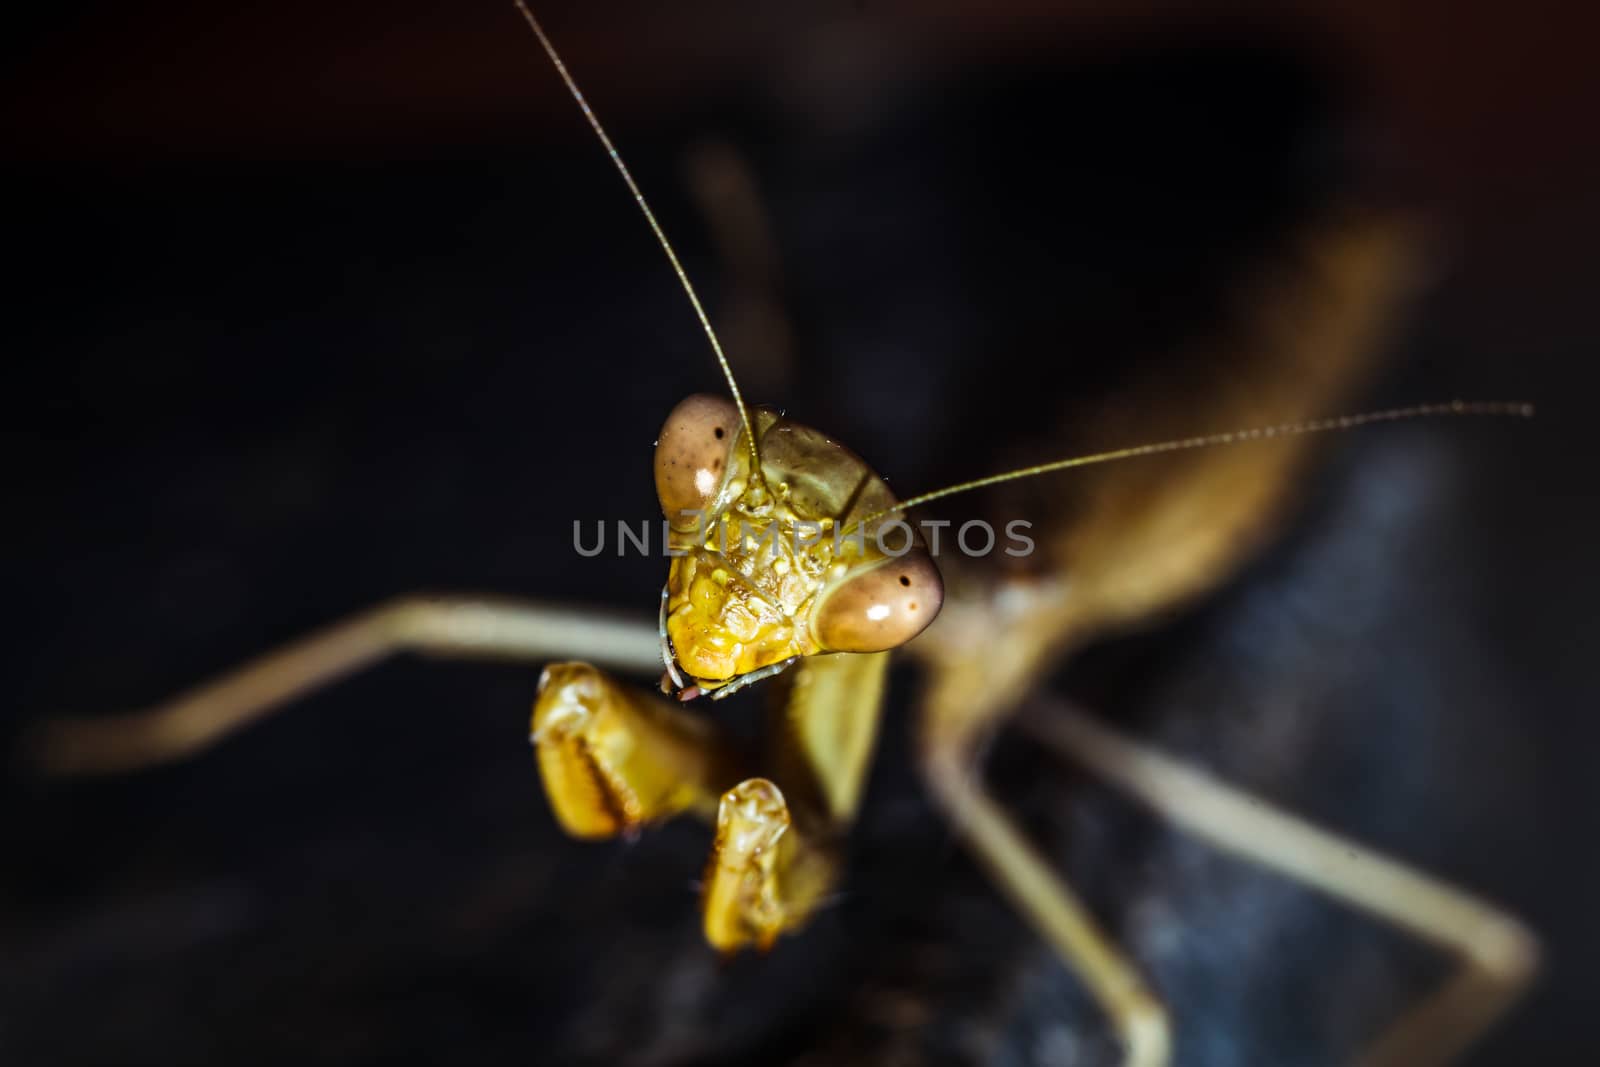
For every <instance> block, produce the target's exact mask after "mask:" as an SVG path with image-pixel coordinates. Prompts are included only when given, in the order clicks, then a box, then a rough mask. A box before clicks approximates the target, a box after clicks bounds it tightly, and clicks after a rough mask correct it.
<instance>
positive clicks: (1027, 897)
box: [922, 734, 1172, 1067]
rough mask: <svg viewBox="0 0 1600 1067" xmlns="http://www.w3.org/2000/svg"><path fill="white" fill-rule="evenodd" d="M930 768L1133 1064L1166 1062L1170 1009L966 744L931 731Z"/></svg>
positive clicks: (926, 768) (976, 843)
mask: <svg viewBox="0 0 1600 1067" xmlns="http://www.w3.org/2000/svg"><path fill="white" fill-rule="evenodd" d="M922 765H923V773H924V774H925V775H926V777H927V780H928V785H929V788H930V789H931V790H932V792H933V795H934V797H935V799H937V800H938V801H939V803H940V805H941V806H942V807H943V808H944V811H945V813H946V815H948V816H949V818H950V821H951V823H952V824H954V826H955V828H956V830H957V831H958V832H960V834H961V835H962V837H964V838H965V839H966V842H967V846H968V847H969V848H971V849H972V851H973V852H974V853H975V854H976V856H977V858H978V860H979V862H980V863H982V864H983V866H984V867H985V868H987V870H988V871H989V874H990V876H991V877H992V878H993V879H994V880H995V884H996V885H997V886H998V887H999V888H1000V890H1001V892H1002V893H1004V894H1005V896H1006V897H1007V898H1009V899H1010V901H1011V903H1012V904H1013V906H1015V907H1016V908H1017V910H1018V911H1020V912H1022V914H1023V915H1024V916H1025V917H1026V918H1027V919H1028V920H1029V921H1030V922H1032V923H1033V925H1034V926H1035V927H1036V928H1037V929H1038V930H1039V932H1040V933H1041V934H1042V935H1043V936H1044V937H1045V939H1046V940H1048V941H1049V942H1050V944H1051V946H1052V947H1053V948H1054V949H1055V950H1056V952H1057V953H1058V954H1059V955H1060V956H1061V959H1062V961H1063V962H1064V963H1065V964H1066V965H1067V966H1068V967H1069V968H1071V969H1072V970H1073V971H1074V972H1075V973H1076V974H1077V975H1078V976H1079V977H1080V978H1081V979H1083V983H1084V985H1085V986H1086V987H1087V988H1088V990H1089V993H1090V994H1091V995H1092V996H1093V997H1094V999H1095V1001H1096V1003H1098V1004H1099V1005H1100V1009H1101V1010H1102V1011H1104V1012H1105V1013H1106V1016H1107V1017H1108V1018H1109V1019H1110V1020H1111V1023H1112V1025H1113V1026H1114V1027H1115V1028H1116V1030H1117V1034H1118V1035H1119V1036H1120V1037H1121V1039H1122V1043H1123V1049H1124V1060H1123V1062H1124V1064H1125V1065H1126V1067H1161V1065H1163V1064H1165V1063H1166V1062H1167V1061H1168V1059H1169V1058H1170V1057H1171V1054H1172V1037H1171V1032H1170V1029H1169V1026H1168V1022H1167V1013H1166V1009H1165V1008H1163V1007H1162V1005H1161V1002H1160V1001H1159V1000H1158V999H1156V997H1155V995H1154V994H1152V993H1151V992H1150V991H1149V990H1148V989H1147V988H1146V987H1145V984H1144V980H1143V979H1142V978H1141V977H1140V976H1139V973H1138V971H1137V970H1135V969H1134V966H1133V964H1132V963H1130V962H1129V961H1128V960H1127V958H1126V957H1124V956H1123V955H1122V953H1121V952H1120V951H1118V949H1117V947H1116V946H1115V945H1114V944H1112V942H1111V940H1110V939H1109V938H1108V937H1107V936H1106V934H1105V933H1104V931H1102V930H1101V929H1100V928H1099V927H1098V926H1097V925H1096V924H1095V921H1094V918H1093V917H1092V916H1091V915H1090V914H1089V912H1088V909H1087V908H1085V907H1084V904H1083V902H1082V901H1081V900H1079V899H1078V896H1077V894H1075V893H1074V892H1073V891H1072V888H1071V887H1070V886H1069V885H1068V884H1067V883H1066V882H1065V881H1064V880H1063V879H1062V878H1061V877H1060V875H1058V874H1056V872H1055V871H1053V870H1052V869H1051V868H1050V866H1049V865H1048V864H1047V863H1046V862H1045V860H1044V859H1043V857H1041V856H1040V855H1039V853H1038V852H1037V851H1036V850H1035V849H1034V848H1033V847H1032V846H1031V845H1029V844H1028V842H1027V840H1026V838H1024V837H1023V836H1022V834H1021V833H1020V832H1019V831H1018V830H1017V828H1016V826H1015V825H1014V824H1013V823H1012V821H1011V820H1010V819H1009V818H1008V817H1007V816H1006V814H1005V812H1004V811H1002V810H1001V808H1000V807H999V805H998V804H996V803H995V802H994V800H993V799H991V798H990V797H989V796H988V794H987V793H985V792H984V790H983V787H982V786H981V785H980V784H979V783H978V782H977V780H976V779H975V777H974V770H973V766H974V761H973V760H972V758H971V755H970V749H969V747H968V746H967V745H965V744H962V743H959V742H957V741H956V740H954V735H951V734H943V735H935V736H932V737H929V738H927V739H925V741H924V747H923V751H922Z"/></svg>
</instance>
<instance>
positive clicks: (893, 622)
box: [811, 549, 944, 652]
mask: <svg viewBox="0 0 1600 1067" xmlns="http://www.w3.org/2000/svg"><path fill="white" fill-rule="evenodd" d="M943 605H944V579H943V578H942V577H941V576H940V575H939V568H938V567H937V566H935V565H934V562H933V559H932V558H931V557H930V556H929V555H928V553H927V552H926V551H924V550H922V549H917V550H915V551H912V552H908V553H906V554H905V555H904V556H901V557H900V558H898V559H887V560H884V561H883V562H882V563H880V564H878V565H877V566H875V567H873V568H872V569H870V570H866V571H861V572H859V573H857V574H854V575H851V576H850V577H847V578H845V579H844V580H843V581H842V582H840V583H839V584H838V585H837V586H835V587H834V588H833V589H831V590H828V591H826V592H824V593H823V596H822V599H821V601H820V602H819V603H818V605H817V607H816V610H815V612H814V613H813V614H812V617H811V627H812V629H811V632H812V636H814V637H815V638H816V639H817V642H818V643H819V644H820V645H822V647H823V648H825V649H827V650H828V651H829V652H883V651H886V650H888V649H891V648H898V647H900V646H901V645H903V644H905V643H906V642H907V641H910V640H911V639H912V638H913V637H916V636H917V635H918V634H920V633H921V632H922V631H923V630H926V629H927V628H928V624H929V623H931V622H933V620H934V619H935V618H937V617H938V615H939V608H940V607H942V606H943Z"/></svg>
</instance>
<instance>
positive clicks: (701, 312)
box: [514, 0, 762, 482]
mask: <svg viewBox="0 0 1600 1067" xmlns="http://www.w3.org/2000/svg"><path fill="white" fill-rule="evenodd" d="M514 2H515V4H516V6H517V10H518V11H520V12H522V17H523V19H524V20H526V22H527V23H528V28H529V29H531V30H532V31H533V35H534V36H535V37H537V38H538V39H539V44H540V45H541V46H542V47H543V48H544V52H545V55H547V56H549V57H550V62H552V63H554V64H555V67H556V73H558V74H560V75H561V80H562V81H563V82H565V83H566V86H567V91H568V92H569V93H571V94H572V98H573V99H574V100H576V101H577V102H578V107H579V108H580V109H582V111H583V117H584V118H586V119H588V120H589V128H590V129H592V130H594V133H595V136H596V137H598V138H600V143H601V144H602V145H603V146H605V150H606V154H608V155H609V156H610V157H611V162H613V163H615V164H616V165H617V173H619V174H621V175H622V180H623V181H624V182H626V183H627V185H628V191H629V192H630V193H632V194H633V202H634V203H636V204H638V205H639V210H640V211H642V212H644V220H645V221H646V222H648V223H649V224H650V230H651V232H652V233H654V234H655V235H656V240H657V241H659V242H660V243H661V250H662V251H663V252H665V253H666V254H667V260H668V262H670V263H671V264H672V271H673V273H674V274H676V275H677V276H678V281H680V282H682V283H683V291H684V292H685V293H687V294H689V303H690V304H692V305H693V306H694V313H695V316H696V317H697V318H699V320H700V325H701V326H702V327H704V328H705V331H706V337H707V338H708V339H709V340H710V341H711V351H712V352H713V353H715V355H716V357H717V364H718V365H719V366H720V367H721V368H722V376H723V377H724V378H726V379H727V380H728V392H730V393H732V394H733V403H734V406H735V407H737V408H738V409H739V421H740V422H742V423H743V424H744V436H745V440H746V442H748V444H749V446H750V476H751V478H752V479H753V480H755V481H758V482H759V481H761V480H762V475H761V453H760V450H759V449H758V448H757V446H756V427H755V423H754V422H752V421H751V420H750V412H749V411H748V410H747V409H746V408H745V406H744V394H742V393H740V392H739V383H738V382H736V381H734V378H733V368H732V367H730V366H729V365H728V357H727V356H726V355H724V354H723V352H722V342H721V341H719V340H717V331H716V330H714V329H712V328H711V318H710V316H708V315H707V314H706V309H705V307H704V305H702V304H701V303H700V297H699V295H698V294H696V293H695V291H694V284H693V283H692V282H690V281H689V274H688V272H687V271H685V270H684V269H683V264H682V263H680V262H679V261H678V254H677V253H676V252H674V251H673V250H672V242H671V241H668V240H667V235H666V232H665V231H664V230H662V229H661V223H659V222H657V221H656V215H655V212H653V211H651V210H650V205H649V204H647V203H645V199H644V193H642V192H640V190H639V184H638V183H637V182H635V181H634V180H633V174H632V173H631V172H630V171H629V170H628V165H627V164H626V163H624V162H623V161H622V155H621V154H620V153H619V152H618V151H617V146H616V145H614V144H612V143H611V138H610V137H609V136H607V134H606V130H605V127H604V126H602V125H600V120H599V119H598V118H596V117H595V113H594V109H593V108H591V107H590V106H589V101H588V100H586V99H585V98H584V95H583V90H582V89H579V88H578V83H577V82H576V81H574V80H573V77H572V74H571V73H570V72H569V71H568V70H567V65H566V64H565V63H563V62H562V60H561V55H560V54H559V53H558V52H557V51H556V46H555V45H553V44H551V43H550V38H549V37H547V36H546V35H545V32H544V27H543V26H541V25H539V20H538V19H536V18H534V17H533V12H532V11H531V10H530V9H529V8H528V5H527V3H526V2H525V0H514Z"/></svg>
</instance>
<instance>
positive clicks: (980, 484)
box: [846, 400, 1533, 533]
mask: <svg viewBox="0 0 1600 1067" xmlns="http://www.w3.org/2000/svg"><path fill="white" fill-rule="evenodd" d="M1441 415H1503V416H1511V417H1515V418H1523V419H1531V418H1532V417H1533V405H1532V404H1525V403H1520V402H1508V401H1498V400H1491V401H1466V400H1452V401H1450V402H1448V403H1444V404H1415V405H1413V406H1411V407H1404V408H1388V409H1386V410H1384V411H1367V412H1362V413H1361V414H1359V415H1333V416H1330V417H1328V418H1323V419H1307V420H1305V421H1303V422H1284V423H1279V424H1278V425H1276V426H1258V427H1255V428H1253V429H1248V430H1230V431H1228V432H1227V433H1211V434H1205V435H1204V436H1202V437H1183V438H1179V439H1178V440H1175V441H1158V442H1156V443H1155V444H1149V445H1135V446H1133V447H1132V448H1118V449H1114V450H1112V451H1110V452H1095V453H1093V454H1091V455H1087V456H1074V457H1072V458H1071V459H1058V460H1056V461H1055V462H1053V463H1040V464H1038V465H1037V466H1033V467H1019V468H1018V469H1016V470H1012V471H1006V472H1004V473H1003V474H991V475H989V476H988V477H987V478H978V479H976V480H974V481H970V482H961V483H960V484H958V485H950V486H946V487H945V488H943V489H935V490H934V491H933V492H931V493H922V494H919V495H917V496H914V497H911V498H910V499H909V500H902V501H900V502H899V503H898V504H896V505H895V506H894V507H892V508H885V509H883V510H882V511H876V512H873V513H872V514H871V515H868V516H867V517H866V518H864V519H862V520H861V521H860V522H855V523H851V524H850V530H854V529H855V528H856V527H858V526H866V525H867V524H868V523H871V522H876V521H877V520H879V519H881V518H883V517H884V516H885V515H893V514H894V513H895V512H897V511H904V510H907V509H910V508H914V507H916V506H918V505H919V504H926V503H928V502H929V501H932V500H940V499H942V498H944V497H947V496H954V495H955V494H957V493H966V492H970V491H972V490H974V489H982V488H984V487H985V486H990V485H999V484H1000V483H1001V482H1014V481H1016V480H1018V479H1019V478H1032V477H1033V476H1034V475H1037V474H1049V473H1051V472H1052V471H1063V470H1067V469H1068V468H1070V467H1088V466H1091V465H1093V464H1096V463H1110V462H1112V461H1114V460H1119V459H1133V458H1134V457H1136V456H1154V455H1158V454H1160V453H1162V452H1184V451H1187V450H1189V449H1191V448H1212V447H1215V446H1217V445H1237V444H1244V443H1246V442H1249V441H1270V440H1272V439H1274V438H1281V437H1300V436H1303V435H1305V434H1311V433H1325V432H1327V431H1329V430H1351V429H1354V428H1355V427H1357V426H1366V425H1368V424H1370V423H1374V422H1398V421H1400V420H1401V419H1420V418H1431V417H1435V416H1441ZM848 532H849V531H848V530H847V531H846V533H848Z"/></svg>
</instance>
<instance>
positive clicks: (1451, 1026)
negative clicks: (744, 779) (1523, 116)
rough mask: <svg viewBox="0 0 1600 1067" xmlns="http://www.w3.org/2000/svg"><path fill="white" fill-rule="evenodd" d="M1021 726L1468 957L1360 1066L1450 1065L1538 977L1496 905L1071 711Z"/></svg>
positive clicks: (1237, 844)
mask: <svg viewBox="0 0 1600 1067" xmlns="http://www.w3.org/2000/svg"><path fill="white" fill-rule="evenodd" d="M1020 725H1021V726H1022V727H1023V728H1024V729H1025V730H1026V731H1027V732H1028V733H1029V734H1030V735H1032V736H1033V737H1034V738H1035V739H1036V740H1038V741H1039V742H1041V743H1042V744H1044V745H1046V746H1047V747H1049V748H1050V749H1052V750H1054V751H1056V752H1059V753H1061V754H1063V755H1065V756H1067V757H1068V758H1071V759H1073V760H1075V761H1077V762H1080V763H1082V764H1084V765H1085V766H1086V767H1088V768H1089V769H1090V770H1091V771H1093V772H1094V773H1095V774H1097V775H1099V776H1101V777H1103V778H1105V779H1106V780H1108V781H1109V782H1111V783H1112V784H1113V785H1116V786H1118V787H1120V788H1122V789H1124V790H1126V791H1127V792H1128V793H1129V794H1131V795H1132V796H1133V797H1134V798H1136V799H1137V800H1139V801H1140V802H1141V803H1143V804H1145V805H1146V806H1147V807H1149V808H1151V809H1152V810H1153V811H1155V812H1156V813H1157V814H1159V815H1161V816H1162V817H1163V818H1166V819H1168V820H1170V821H1171V822H1172V823H1174V824H1175V825H1177V826H1180V827H1182V828H1183V829H1185V830H1187V831H1189V832H1190V833H1192V834H1194V835H1195V836H1197V837H1200V838H1202V839H1203V840H1205V841H1207V842H1209V843H1211V844H1212V845H1215V846H1216V847H1217V848H1220V849H1222V850H1223V851H1226V852H1229V853H1232V854H1233V855H1236V856H1239V857H1241V858H1243V859H1248V860H1250V861H1252V862H1254V863H1258V864H1260V865H1261V866H1263V867H1266V868H1268V869H1270V870H1273V871H1276V872H1278V873H1281V874H1284V875H1287V876H1288V877H1290V878H1293V879H1295V880H1296V881H1299V882H1303V883H1305V884H1306V885H1309V886H1311V887H1313V888H1315V889H1318V890H1320V891H1322V892H1323V893H1326V894H1327V895H1329V896H1330V897H1333V898H1334V899H1336V900H1339V901H1342V902H1344V903H1346V904H1349V905H1351V906H1352V907H1355V908H1358V909H1360V910H1362V911H1365V912H1368V913H1369V914H1371V915H1373V916H1375V917H1377V918H1379V919H1382V920H1383V921H1385V922H1388V923H1392V924H1394V925H1395V926H1398V927H1400V928H1402V929H1404V930H1407V931H1409V932H1410V933H1412V934H1415V935H1416V936H1418V937H1420V938H1423V939H1424V940H1426V941H1429V942H1431V943H1433V944H1435V945H1437V946H1439V947H1440V948H1443V949H1445V950H1447V951H1449V952H1451V953H1453V954H1455V955H1456V956H1457V957H1458V958H1459V959H1460V961H1461V967H1460V969H1459V970H1458V972H1457V973H1456V974H1455V976H1454V977H1452V978H1451V979H1449V980H1448V981H1446V982H1445V984H1444V985H1443V986H1441V987H1440V988H1439V989H1438V990H1437V991H1435V992H1434V993H1433V994H1432V995H1430V996H1429V997H1427V998H1426V999H1425V1000H1423V1001H1422V1002H1421V1003H1420V1004H1418V1005H1416V1006H1414V1007H1413V1008H1411V1009H1410V1010H1409V1011H1407V1012H1406V1013H1405V1014H1403V1015H1402V1016H1401V1017H1400V1018H1399V1019H1398V1020H1397V1021H1396V1022H1394V1023H1393V1024H1391V1026H1390V1028H1389V1029H1388V1030H1387V1031H1385V1032H1384V1033H1383V1034H1381V1035H1380V1036H1379V1038H1378V1039H1377V1040H1376V1041H1375V1042H1373V1043H1372V1044H1371V1045H1369V1046H1367V1047H1366V1048H1365V1049H1364V1050H1363V1051H1362V1052H1361V1054H1360V1055H1359V1056H1358V1057H1357V1059H1356V1062H1357V1063H1360V1064H1362V1065H1364V1067H1402V1065H1403V1067H1420V1065H1426V1064H1438V1063H1446V1062H1449V1061H1450V1060H1452V1059H1454V1058H1455V1057H1456V1056H1458V1055H1460V1054H1461V1053H1463V1052H1464V1051H1466V1049H1468V1048H1469V1047H1470V1046H1471V1045H1472V1044H1473V1042H1475V1041H1476V1040H1477V1038H1478V1037H1479V1036H1480V1035H1482V1033H1483V1032H1484V1031H1485V1030H1486V1029H1487V1028H1488V1027H1489V1026H1490V1025H1491V1024H1492V1023H1493V1022H1494V1021H1495V1020H1496V1019H1497V1018H1499V1017H1500V1016H1501V1015H1502V1014H1503V1013H1504V1012H1505V1011H1506V1010H1507V1009H1508V1008H1510V1007H1511V1005H1512V1004H1514V1003H1515V1002H1516V1000H1517V998H1518V997H1519V996H1520V995H1521V993H1522V992H1523V991H1524V990H1525V989H1526V988H1527V985H1528V983H1529V981H1530V980H1531V979H1532V977H1533V975H1534V973H1535V971H1536V970H1537V967H1538V943H1537V941H1536V939H1535V938H1534V936H1533V935H1532V934H1531V933H1530V932H1529V931H1528V930H1527V929H1526V928H1525V927H1524V926H1523V925H1522V924H1521V923H1520V922H1518V921H1517V920H1516V919H1515V918H1513V917H1511V916H1510V915H1507V914H1506V913H1504V912H1502V911H1500V910H1499V909H1497V908H1495V907H1494V906H1493V905H1491V904H1488V903H1486V902H1484V901H1482V900H1479V899H1476V898H1474V897H1472V896H1470V895H1468V894H1467V893H1465V892H1462V891H1461V890H1459V889H1455V888H1453V887H1451V886H1448V885H1445V884H1444V883H1442V882H1439V881H1437V880H1435V879H1433V878H1430V877H1428V876H1427V875H1425V874H1422V873H1421V872H1419V871H1416V870H1413V869H1412V868H1410V867H1407V866H1405V865H1403V864H1400V863H1397V862H1395V861H1394V860H1392V859H1388V858H1387V857H1384V856H1381V855H1378V854H1377V853H1375V852H1373V851H1372V850H1370V849H1367V848H1364V847H1362V846H1361V845H1358V844H1355V843H1353V842H1351V841H1348V840H1345V839H1343V838H1340V837H1337V836H1335V835H1334V834H1331V833H1329V832H1328V831H1326V830H1322V829H1320V828H1318V827H1316V826H1313V825H1311V824H1310V823H1308V822H1305V821H1304V820H1302V819H1299V818H1296V817H1295V816H1293V815H1290V814H1288V813H1286V812H1283V811H1277V810H1273V809H1272V808H1270V807H1269V806H1268V805H1266V804H1265V802H1263V801H1261V800H1259V799H1257V798H1254V797H1251V796H1249V795H1247V794H1245V793H1243V792H1240V791H1238V790H1235V789H1232V788H1230V787H1229V786H1227V785H1224V784H1223V783H1221V782H1219V781H1217V780H1216V779H1214V778H1212V777H1211V776H1209V775H1207V774H1205V773H1204V772H1202V771H1199V770H1197V769H1194V768H1192V767H1187V766H1184V765H1183V764H1180V763H1179V762H1178V761H1176V760H1174V759H1172V758H1170V757H1168V756H1164V755H1162V754H1160V753H1158V752H1155V751H1153V750H1152V749H1150V748H1147V747H1145V746H1143V745H1140V744H1138V743H1137V742H1134V741H1131V740H1129V739H1127V738H1125V737H1121V736H1119V735H1117V734H1116V733H1114V732H1112V731H1111V730H1108V729H1107V728H1106V727H1104V726H1101V725H1100V724H1098V723H1096V722H1095V721H1094V720H1093V719H1092V718H1090V717H1089V716H1087V715H1085V714H1083V713H1082V712H1080V711H1077V710H1075V709H1073V708H1070V707H1065V706H1061V705H1058V704H1057V705H1052V706H1050V707H1049V708H1048V709H1044V708H1034V709H1031V710H1030V712H1029V713H1028V714H1025V715H1023V716H1022V717H1021V719H1020Z"/></svg>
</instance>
